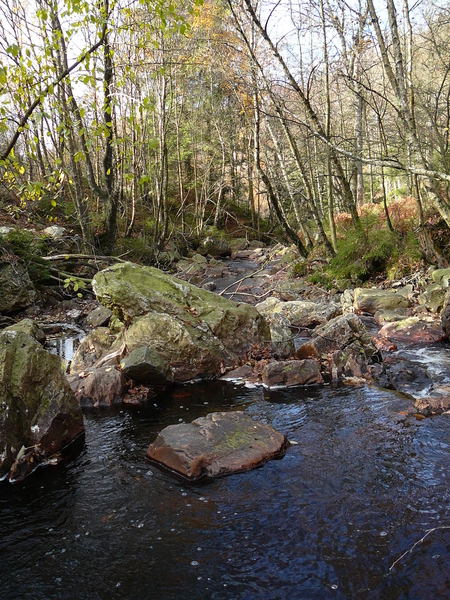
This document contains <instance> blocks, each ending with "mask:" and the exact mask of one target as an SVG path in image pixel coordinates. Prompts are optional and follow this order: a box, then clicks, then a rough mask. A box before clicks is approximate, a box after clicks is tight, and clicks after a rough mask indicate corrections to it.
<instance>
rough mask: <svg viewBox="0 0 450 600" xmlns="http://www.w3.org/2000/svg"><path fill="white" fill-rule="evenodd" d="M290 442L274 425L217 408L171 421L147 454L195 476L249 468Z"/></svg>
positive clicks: (265, 459)
mask: <svg viewBox="0 0 450 600" xmlns="http://www.w3.org/2000/svg"><path fill="white" fill-rule="evenodd" d="M288 445H289V442H288V440H287V438H286V437H285V436H284V435H283V434H282V433H280V432H278V431H276V430H275V429H274V428H273V427H272V426H271V425H267V424H265V423H260V422H258V421H254V420H253V419H252V418H251V417H249V416H248V415H246V414H245V413H243V412H239V411H238V412H229V413H225V412H217V413H210V414H209V415H207V416H206V417H200V418H199V419H195V421H192V423H182V424H180V425H169V427H166V428H165V429H163V431H161V433H159V434H158V437H157V438H156V440H155V441H154V442H153V443H152V444H150V446H149V447H148V450H147V458H149V459H150V460H152V461H154V462H156V463H158V464H160V465H162V466H164V467H166V468H168V469H170V470H172V471H175V472H176V473H178V474H180V475H182V476H183V477H186V478H188V479H193V480H195V479H199V478H200V477H220V476H223V475H230V474H231V473H239V472H242V471H248V470H250V469H253V468H254V467H257V466H258V465H260V464H262V463H264V462H266V461H268V460H270V459H272V458H275V457H280V456H283V455H284V453H285V451H286V448H287V447H288Z"/></svg>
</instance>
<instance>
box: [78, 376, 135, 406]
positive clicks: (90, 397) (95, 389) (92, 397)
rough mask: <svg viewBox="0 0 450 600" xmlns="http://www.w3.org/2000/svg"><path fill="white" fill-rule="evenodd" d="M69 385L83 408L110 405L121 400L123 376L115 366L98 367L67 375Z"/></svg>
mask: <svg viewBox="0 0 450 600" xmlns="http://www.w3.org/2000/svg"><path fill="white" fill-rule="evenodd" d="M68 379H69V383H70V387H71V388H72V390H73V392H74V393H75V396H76V397H77V398H78V400H79V402H80V405H81V406H82V407H83V408H90V407H98V406H111V404H118V403H121V402H122V397H123V393H124V392H125V390H126V384H125V377H124V375H123V373H121V372H120V371H119V370H118V369H116V368H115V367H99V368H98V369H88V370H86V371H82V372H81V373H75V374H73V375H69V377H68Z"/></svg>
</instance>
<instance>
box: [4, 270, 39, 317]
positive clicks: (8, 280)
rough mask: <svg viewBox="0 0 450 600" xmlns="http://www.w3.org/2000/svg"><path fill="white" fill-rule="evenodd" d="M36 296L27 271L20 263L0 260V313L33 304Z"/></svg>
mask: <svg viewBox="0 0 450 600" xmlns="http://www.w3.org/2000/svg"><path fill="white" fill-rule="evenodd" d="M35 298H36V292H35V291H34V287H33V284H32V283H31V280H30V277H29V275H28V271H27V270H26V269H25V267H24V266H23V265H21V264H20V263H12V262H10V261H8V262H6V261H0V313H11V312H15V311H18V310H21V309H23V308H27V307H28V306H31V304H33V302H34V300H35Z"/></svg>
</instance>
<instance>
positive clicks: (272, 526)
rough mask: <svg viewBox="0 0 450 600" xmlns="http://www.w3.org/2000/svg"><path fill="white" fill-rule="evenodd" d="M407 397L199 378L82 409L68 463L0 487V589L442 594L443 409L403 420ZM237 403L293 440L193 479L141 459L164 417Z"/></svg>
mask: <svg viewBox="0 0 450 600" xmlns="http://www.w3.org/2000/svg"><path fill="white" fill-rule="evenodd" d="M409 404H410V402H409V401H407V400H405V399H403V398H402V397H400V396H399V395H396V394H395V393H393V392H388V391H386V390H382V389H379V388H376V387H370V386H365V387H354V388H352V387H341V388H330V387H325V388H307V389H300V388H295V389H290V390H283V391H281V390H279V391H277V392H270V393H269V392H267V390H263V389H262V388H253V389H251V388H245V387H243V386H237V385H235V384H232V383H225V382H214V383H208V384H192V385H186V386H180V387H175V388H174V389H173V390H172V392H171V393H170V394H167V395H166V396H164V397H161V398H158V401H157V403H155V404H153V403H151V404H150V405H149V406H144V407H129V408H121V409H117V410H115V411H109V412H108V411H105V410H102V411H99V412H89V413H86V414H85V422H86V442H85V445H84V448H83V449H82V450H81V452H80V453H79V454H78V456H77V457H76V458H75V459H74V460H72V461H71V462H68V463H66V464H64V465H60V466H58V467H46V468H42V469H40V470H38V471H36V472H35V473H34V474H33V475H32V476H31V477H30V478H29V479H27V480H26V481H25V482H24V483H21V484H15V485H11V484H6V483H2V484H0V531H1V534H0V556H1V569H0V597H1V598H2V600H12V599H17V600H19V599H20V600H46V599H53V598H55V599H56V598H58V599H59V600H64V599H67V600H74V599H81V598H83V599H86V600H88V599H89V600H94V599H102V600H103V599H105V600H106V599H108V600H113V599H115V598H117V599H127V600H128V599H130V600H131V599H136V600H145V599H155V600H156V599H158V600H159V599H160V598H164V599H165V600H178V599H179V600H185V599H187V598H189V599H190V600H197V599H199V600H200V599H202V600H204V599H216V600H219V599H220V600H222V599H223V600H228V599H242V600H244V599H249V600H250V599H280V600H284V599H287V598H290V599H315V598H317V599H328V598H333V599H334V598H336V599H339V598H367V599H370V598H373V599H375V598H377V599H378V598H382V599H384V600H388V599H394V598H395V599H400V598H401V599H406V598H408V599H412V598H414V599H420V600H424V599H428V598H430V599H435V598H449V597H450V529H448V527H449V526H450V505H449V500H450V471H449V469H448V464H449V460H450V415H442V416H440V417H435V418H428V419H424V420H420V421H419V420H416V419H415V418H414V417H411V416H405V415H403V414H402V411H403V410H404V409H405V408H406V407H407V406H409ZM237 409H243V410H246V411H248V412H249V413H250V414H251V415H253V416H254V417H255V418H258V419H262V420H267V421H269V422H270V423H272V424H273V425H274V426H275V427H276V428H277V429H279V430H280V431H282V432H284V433H285V434H286V435H287V436H288V438H289V439H290V440H291V441H293V442H296V443H295V444H292V445H291V447H290V448H289V449H288V451H287V454H286V456H285V457H284V458H282V459H280V460H275V461H271V462H269V463H267V464H265V465H264V466H263V467H261V468H259V469H256V470H254V471H251V472H248V473H245V474H239V475H234V476H230V477H226V478H222V479H218V480H214V481H211V482H208V483H203V484H201V485H200V484H197V485H189V484H187V483H186V482H184V481H181V480H178V479H176V478H175V477H174V476H172V475H171V474H169V473H167V472H164V471H161V470H159V469H158V468H156V467H155V466H154V465H152V464H150V463H149V462H148V461H147V460H146V458H145V451H146V448H147V445H148V444H149V443H150V442H151V441H153V439H154V437H155V435H156V434H157V432H158V431H160V430H161V429H162V428H163V427H165V426H166V425H168V424H171V423H177V422H180V421H181V420H192V419H193V418H195V417H198V416H200V415H204V414H206V413H207V412H211V411H213V410H237ZM445 527H446V528H445ZM434 528H437V529H435V530H434V531H432V532H430V533H429V534H428V536H427V537H426V538H425V540H423V542H421V543H419V544H417V545H416V546H415V547H414V548H413V546H414V544H415V543H416V542H418V541H419V540H420V539H421V538H422V537H423V536H424V535H425V534H426V533H427V531H428V530H430V529H434ZM439 528H440V529H439ZM412 548H413V550H412V552H410V553H409V552H408V553H407V554H405V555H404V556H403V558H401V557H402V555H403V554H404V553H405V552H406V551H408V550H410V549H412ZM399 559H400V560H399ZM396 561H398V562H396ZM392 565H394V566H393V568H392V569H391V567H392Z"/></svg>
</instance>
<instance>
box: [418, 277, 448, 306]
mask: <svg viewBox="0 0 450 600" xmlns="http://www.w3.org/2000/svg"><path fill="white" fill-rule="evenodd" d="M447 292H448V288H443V287H442V285H441V284H439V283H432V284H431V285H428V286H427V287H426V288H425V290H424V291H423V292H422V294H420V296H419V297H418V299H417V300H418V302H419V304H420V305H421V306H425V307H426V308H427V309H428V310H429V311H430V312H432V313H438V312H439V311H440V310H441V309H442V307H443V306H444V302H445V298H446V294H447Z"/></svg>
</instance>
